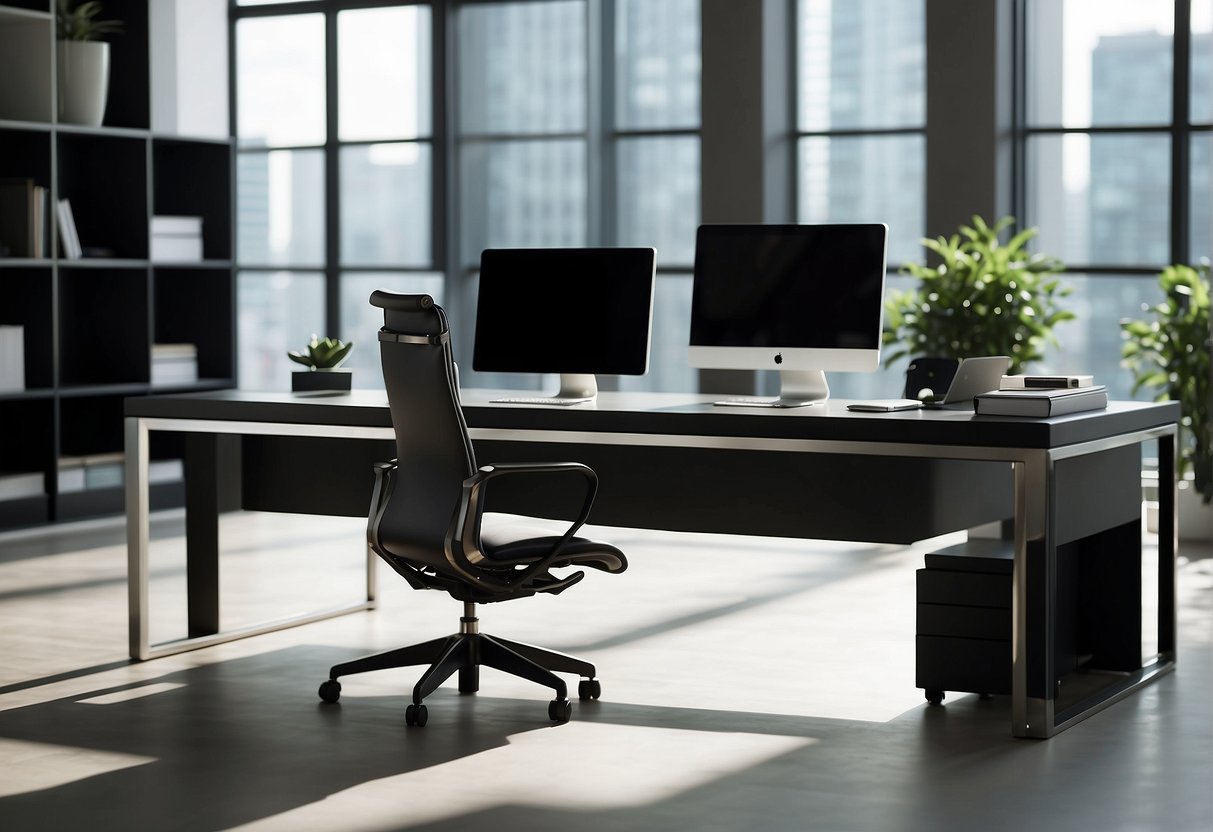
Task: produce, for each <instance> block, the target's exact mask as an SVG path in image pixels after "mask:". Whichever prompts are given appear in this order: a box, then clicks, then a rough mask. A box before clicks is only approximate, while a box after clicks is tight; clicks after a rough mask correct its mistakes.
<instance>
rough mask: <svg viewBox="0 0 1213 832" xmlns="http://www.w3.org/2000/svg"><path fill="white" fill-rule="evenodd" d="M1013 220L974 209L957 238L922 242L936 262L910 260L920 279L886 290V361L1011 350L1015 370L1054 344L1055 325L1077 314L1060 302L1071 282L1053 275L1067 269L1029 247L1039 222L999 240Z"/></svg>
mask: <svg viewBox="0 0 1213 832" xmlns="http://www.w3.org/2000/svg"><path fill="white" fill-rule="evenodd" d="M1014 222H1015V218H1014V217H1009V216H1008V217H1003V218H1002V219H1000V220H998V221H997V222H996V223H994V225H988V224H987V223H986V222H985V221H984V220H983V219H982V218H981V217H979V216H974V217H973V220H972V224H971V225H961V226H960V229H959V233H957V234H953V235H952V236H951V237H942V236H941V237H937V238H935V239H924V240H923V241H922V245H923V247H925V248H926V249H927V251H928V252H930V253H931V254H933V255H934V256H935V258H934V259H935V260H937V261H938V262H936V263H933V264H929V265H927V264H919V263H908V264H906V265H905V266H904V267H903V268H902V273H903V274H908V275H911V276H912V277H915V278H917V279H918V286H916V287H915V288H913V289H908V290H892V291H890V292H889V293H888V296H887V298H886V300H885V322H884V333H883V343H884V346H885V348H886V349H885V353H884V355H885V358H884V361H885V364H886V365H887V364H892V363H894V362H896V361H898V360H900V359H902V358H907V357H909V358H915V357H929V358H931V359H951V360H953V361H958V360H959V359H961V358H968V357H971V356H981V355H1006V356H1009V357H1010V359H1011V367H1010V370H1009V372H1011V373H1021V372H1024V369H1025V367H1026V365H1028V364H1030V363H1032V362H1034V361H1040V360H1041V358H1042V357H1043V351H1044V347H1045V345H1046V344H1048V343H1056V337H1055V335H1054V334H1053V328H1054V327H1055V326H1056V325H1057V324H1059V323H1061V322H1062V321H1066V320H1070V319H1072V318H1073V317H1074V315H1073V313H1071V312H1069V311H1067V310H1065V309H1064V308H1062V305H1061V302H1060V301H1061V298H1063V297H1065V296H1066V295H1068V294H1069V293H1070V288H1069V287H1068V286H1064V285H1063V284H1062V283H1061V281H1060V280H1058V279H1057V278H1056V277H1055V276H1054V275H1056V274H1057V273H1058V272H1061V271H1063V270H1064V269H1065V266H1064V264H1063V263H1062V262H1061V261H1060V260H1058V259H1057V258H1055V257H1050V256H1047V255H1044V254H1032V253H1029V252H1028V250H1027V249H1026V245H1027V243H1028V241H1029V240H1031V239H1032V237H1034V236H1035V235H1036V229H1035V228H1028V229H1025V230H1023V231H1020V232H1019V233H1018V234H1015V235H1014V236H1012V237H1011V238H1010V239H1009V240H1007V242H1006V243H1002V242H1000V240H999V235H1000V234H1001V233H1002V232H1003V231H1004V230H1005V229H1006V228H1008V227H1009V226H1011V225H1013V224H1014ZM953 371H954V370H953Z"/></svg>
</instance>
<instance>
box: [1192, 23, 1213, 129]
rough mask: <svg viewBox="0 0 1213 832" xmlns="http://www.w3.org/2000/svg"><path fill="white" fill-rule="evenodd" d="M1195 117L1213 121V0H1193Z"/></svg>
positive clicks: (1200, 120)
mask: <svg viewBox="0 0 1213 832" xmlns="http://www.w3.org/2000/svg"><path fill="white" fill-rule="evenodd" d="M1190 106H1191V108H1192V113H1191V115H1192V121H1193V122H1196V123H1203V124H1208V123H1209V122H1211V121H1213V2H1210V0H1195V2H1193V3H1192V96H1191V105H1190Z"/></svg>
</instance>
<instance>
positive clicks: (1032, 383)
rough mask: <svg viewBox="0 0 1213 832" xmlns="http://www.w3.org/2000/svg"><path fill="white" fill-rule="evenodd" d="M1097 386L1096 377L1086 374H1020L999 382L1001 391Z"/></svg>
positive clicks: (1006, 377)
mask: <svg viewBox="0 0 1213 832" xmlns="http://www.w3.org/2000/svg"><path fill="white" fill-rule="evenodd" d="M1094 384H1095V376H1092V375H1084V374H1077V375H1073V374H1066V373H1059V374H1057V375H1035V374H1032V373H1019V374H1016V375H1013V376H1003V377H1002V381H1001V382H999V385H998V389H999V390H1056V389H1059V388H1073V387H1091V386H1092V385H1094Z"/></svg>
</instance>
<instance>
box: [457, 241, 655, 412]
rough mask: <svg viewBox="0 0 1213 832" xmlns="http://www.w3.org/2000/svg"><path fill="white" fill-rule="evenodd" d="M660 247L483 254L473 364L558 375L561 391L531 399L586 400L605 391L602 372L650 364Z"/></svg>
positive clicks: (638, 369) (642, 369)
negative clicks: (600, 387) (600, 388)
mask: <svg viewBox="0 0 1213 832" xmlns="http://www.w3.org/2000/svg"><path fill="white" fill-rule="evenodd" d="M656 266H657V252H656V250H655V249H652V248H497V249H486V250H485V251H484V252H483V253H482V254H481V256H480V292H479V297H478V299H477V303H476V329H475V343H474V345H473V349H472V369H474V370H476V371H477V372H489V373H541V374H546V373H558V374H559V375H560V390H559V392H558V393H556V394H555V395H554V396H538V397H524V396H517V397H509V398H505V399H498V400H497V401H509V402H516V403H524V404H559V405H567V404H579V403H582V402H590V401H593V400H594V398H595V397H596V396H597V395H598V381H597V376H599V375H621V376H641V375H644V374H645V373H647V372H648V369H649V345H650V340H651V333H652V318H653V280H654V278H655V276H656Z"/></svg>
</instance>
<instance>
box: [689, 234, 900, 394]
mask: <svg viewBox="0 0 1213 832" xmlns="http://www.w3.org/2000/svg"><path fill="white" fill-rule="evenodd" d="M887 237H888V226H886V225H885V224H883V223H859V224H825V225H702V226H700V227H699V232H698V236H697V238H696V242H695V275H694V283H693V287H692V290H691V336H690V351H689V361H690V364H691V366H692V367H698V368H710V369H716V370H777V371H778V372H779V382H780V394H779V396H778V397H777V398H774V399H770V398H739V399H730V400H727V401H722V402H716V404H722V405H757V406H765V407H800V406H803V405H809V404H813V403H814V402H819V401H824V400H825V399H827V398H829V395H830V388H829V385H828V384H827V382H826V377H825V373H826V372H827V371H845V372H875V371H876V370H877V369H879V366H880V340H881V325H882V322H883V306H884V283H885V250H886V245H887Z"/></svg>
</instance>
